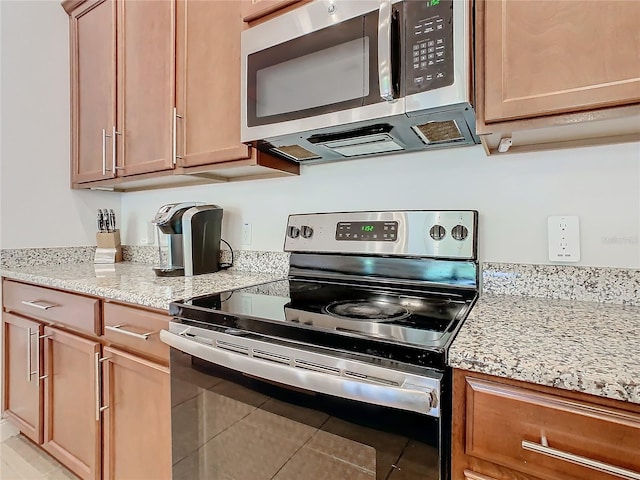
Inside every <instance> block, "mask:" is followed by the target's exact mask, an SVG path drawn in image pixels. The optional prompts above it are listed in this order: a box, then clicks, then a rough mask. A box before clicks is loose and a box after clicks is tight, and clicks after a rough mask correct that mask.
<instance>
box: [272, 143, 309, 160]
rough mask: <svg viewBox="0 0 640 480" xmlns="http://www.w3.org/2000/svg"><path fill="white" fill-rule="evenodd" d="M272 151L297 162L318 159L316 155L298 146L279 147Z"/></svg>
mask: <svg viewBox="0 0 640 480" xmlns="http://www.w3.org/2000/svg"><path fill="white" fill-rule="evenodd" d="M273 151H274V152H277V153H279V154H281V155H284V156H285V157H287V158H289V159H291V160H295V161H298V162H299V161H304V160H314V159H316V158H320V156H318V155H317V154H316V153H313V152H310V151H309V150H307V149H306V148H302V147H301V146H300V145H283V146H281V147H278V148H274V149H273Z"/></svg>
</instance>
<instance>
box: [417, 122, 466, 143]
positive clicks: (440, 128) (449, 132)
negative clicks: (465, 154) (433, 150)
mask: <svg viewBox="0 0 640 480" xmlns="http://www.w3.org/2000/svg"><path fill="white" fill-rule="evenodd" d="M411 128H413V131H414V132H416V134H417V135H418V136H419V137H420V138H421V139H422V141H423V142H424V143H426V144H427V145H433V144H436V143H444V142H455V141H459V140H464V135H463V134H462V133H461V132H460V128H458V124H457V123H456V121H455V120H446V121H443V122H427V123H425V124H424V125H415V126H414V127H411Z"/></svg>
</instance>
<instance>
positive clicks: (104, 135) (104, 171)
mask: <svg viewBox="0 0 640 480" xmlns="http://www.w3.org/2000/svg"><path fill="white" fill-rule="evenodd" d="M106 174H107V131H106V130H105V129H104V128H103V129H102V176H105V175H106Z"/></svg>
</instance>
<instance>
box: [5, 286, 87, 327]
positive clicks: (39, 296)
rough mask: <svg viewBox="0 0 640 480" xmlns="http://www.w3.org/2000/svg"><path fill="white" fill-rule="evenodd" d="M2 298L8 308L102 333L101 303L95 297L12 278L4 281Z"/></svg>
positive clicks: (68, 325)
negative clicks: (12, 279) (28, 283)
mask: <svg viewBox="0 0 640 480" xmlns="http://www.w3.org/2000/svg"><path fill="white" fill-rule="evenodd" d="M3 297H4V307H5V309H6V310H7V311H11V312H14V313H19V314H22V315H26V316H28V317H32V318H36V319H39V320H42V321H44V322H48V323H52V324H55V325H62V326H65V327H69V328H72V329H74V330H79V331H81V332H87V333H90V334H92V335H100V306H99V300H98V299H96V298H88V297H83V296H80V295H76V294H73V293H66V292H59V291H57V290H51V289H49V288H46V287H38V286H35V285H26V284H24V283H17V282H12V281H9V280H5V282H4V283H3Z"/></svg>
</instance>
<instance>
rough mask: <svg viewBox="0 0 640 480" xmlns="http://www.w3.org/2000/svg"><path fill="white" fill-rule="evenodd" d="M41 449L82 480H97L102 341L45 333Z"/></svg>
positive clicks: (54, 330) (49, 330) (48, 329)
mask: <svg viewBox="0 0 640 480" xmlns="http://www.w3.org/2000/svg"><path fill="white" fill-rule="evenodd" d="M44 335H45V338H44V346H43V350H44V373H45V375H46V378H45V379H44V386H45V388H44V443H43V448H44V449H45V450H46V451H47V452H49V453H50V454H51V455H53V456H54V457H55V458H57V459H58V460H60V462H62V463H63V464H64V465H66V466H67V467H68V468H69V469H70V470H71V471H73V472H74V473H75V474H76V475H78V476H79V477H80V478H82V479H96V480H97V479H99V478H100V475H101V471H100V470H101V469H100V450H101V443H100V415H99V406H98V404H97V399H98V397H97V394H98V392H99V390H100V385H99V383H98V382H99V381H100V378H99V367H98V365H99V355H100V343H99V342H97V341H92V340H87V339H85V338H82V337H79V336H77V335H73V334H71V333H67V332H63V331H61V330H58V329H57V328H51V327H45V329H44Z"/></svg>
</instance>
